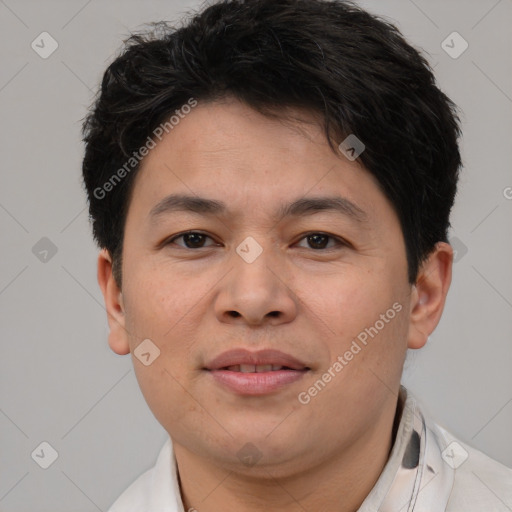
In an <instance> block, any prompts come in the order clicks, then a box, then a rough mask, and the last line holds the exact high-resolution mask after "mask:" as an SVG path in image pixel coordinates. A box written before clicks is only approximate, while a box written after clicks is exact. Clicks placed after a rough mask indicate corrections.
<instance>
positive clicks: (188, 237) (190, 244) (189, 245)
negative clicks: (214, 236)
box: [166, 231, 211, 249]
mask: <svg viewBox="0 0 512 512" xmlns="http://www.w3.org/2000/svg"><path fill="white" fill-rule="evenodd" d="M180 238H181V239H183V244H176V245H179V246H180V247H184V248H186V249H201V248H203V247H209V246H205V245H204V243H205V241H206V239H208V238H209V239H210V240H211V237H209V236H208V235H205V234H203V233H199V232H198V231H189V232H188V233H182V234H181V235H178V236H176V237H174V238H172V239H171V240H169V241H168V242H167V244H171V243H174V242H175V241H176V240H179V239H180ZM167 244H166V245H167Z"/></svg>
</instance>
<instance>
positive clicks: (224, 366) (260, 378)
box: [203, 349, 311, 395]
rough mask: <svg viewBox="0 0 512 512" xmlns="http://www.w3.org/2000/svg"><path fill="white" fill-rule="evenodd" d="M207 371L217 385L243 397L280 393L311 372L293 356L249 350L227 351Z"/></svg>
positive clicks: (212, 362)
mask: <svg viewBox="0 0 512 512" xmlns="http://www.w3.org/2000/svg"><path fill="white" fill-rule="evenodd" d="M203 369H204V370H206V371H208V372H209V373H210V374H211V376H212V377H213V380H214V382H216V383H217V384H219V385H221V386H222V387H223V388H224V389H229V390H230V391H232V392H235V393H236V394H239V395H266V394H271V393H276V392H278V391H280V390H282V389H283V388H284V387H287V386H289V385H291V384H292V383H294V382H297V381H298V380H300V379H302V378H303V377H304V375H305V374H306V373H307V372H309V371H310V370H311V368H309V366H307V365H306V364H304V363H303V362H301V361H299V360H298V359H296V358H295V357H293V356H291V355H290V354H285V353H283V352H280V351H276V350H260V351H258V352H250V351H247V350H245V349H238V350H230V351H228V352H224V353H223V354H221V355H220V356H218V357H216V358H215V359H213V360H212V361H211V362H210V363H209V364H208V365H207V366H206V367H205V368H203Z"/></svg>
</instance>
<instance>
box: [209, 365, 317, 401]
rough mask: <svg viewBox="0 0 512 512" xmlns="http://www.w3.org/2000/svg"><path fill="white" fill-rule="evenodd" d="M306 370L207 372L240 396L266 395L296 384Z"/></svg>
mask: <svg viewBox="0 0 512 512" xmlns="http://www.w3.org/2000/svg"><path fill="white" fill-rule="evenodd" d="M307 371H308V370H276V371H270V372H261V373H242V372H234V371H231V370H209V372H210V373H211V374H212V376H213V378H214V379H215V380H216V381H217V382H219V383H220V384H222V385H224V386H226V387H227V388H229V389H231V390H232V391H234V392H235V393H238V394H240V395H266V394H268V393H272V392H274V391H278V390H280V389H281V388H283V387H285V386H286V385H288V384H292V383H293V382H296V381H298V380H300V379H302V377H304V374H305V373H306V372H307Z"/></svg>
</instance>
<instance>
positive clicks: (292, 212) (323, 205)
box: [149, 194, 368, 222]
mask: <svg viewBox="0 0 512 512" xmlns="http://www.w3.org/2000/svg"><path fill="white" fill-rule="evenodd" d="M320 211H331V212H335V213H338V214H341V215H344V216H347V217H350V218H351V219H353V220H355V221H357V222H365V221H367V220H368V217H367V215H366V212H365V211H364V210H362V209H361V208H360V207H359V206H357V205H356V204H354V203H353V202H352V201H350V200H349V199H347V198H346V197H341V196H319V197H302V198H299V199H296V200H295V201H292V202H290V203H288V204H285V205H282V206H281V207H280V208H279V209H278V211H277V213H276V219H277V220H278V221H280V220H282V219H284V218H285V217H298V216H306V215H312V214H314V213H316V212H320ZM175 212H190V213H197V214H200V215H211V216H215V215H227V214H228V213H229V211H228V208H227V205H226V204H225V203H223V202H222V201H218V200H215V199H207V198H205V197H198V196H189V195H183V194H171V195H169V196H166V197H164V198H163V199H162V200H161V201H160V202H159V203H157V204H156V205H155V206H154V207H153V208H152V209H151V211H150V212H149V218H150V220H151V221H153V222H157V221H158V220H159V218H161V217H163V216H165V215H168V214H170V213H175Z"/></svg>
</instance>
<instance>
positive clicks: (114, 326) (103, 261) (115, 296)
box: [98, 249, 130, 355]
mask: <svg viewBox="0 0 512 512" xmlns="http://www.w3.org/2000/svg"><path fill="white" fill-rule="evenodd" d="M98 283H99V285H100V288H101V291H102V293H103V299H104V300H105V309H106V310H107V317H108V325H109V327H110V333H109V335H108V344H109V346H110V348H111V349H112V350H113V351H114V352H115V353H116V354H119V355H125V354H129V353H130V344H129V341H128V332H127V331H126V325H125V320H126V318H125V314H124V305H123V295H122V293H121V290H120V289H119V287H118V286H117V283H116V282H115V279H114V276H113V274H112V258H111V256H110V254H109V252H108V251H107V250H106V249H102V250H101V251H100V254H99V256H98Z"/></svg>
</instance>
